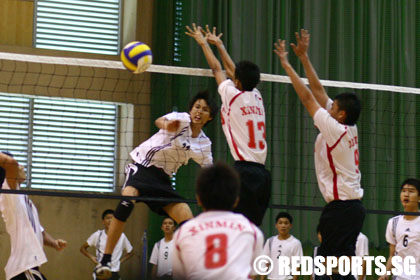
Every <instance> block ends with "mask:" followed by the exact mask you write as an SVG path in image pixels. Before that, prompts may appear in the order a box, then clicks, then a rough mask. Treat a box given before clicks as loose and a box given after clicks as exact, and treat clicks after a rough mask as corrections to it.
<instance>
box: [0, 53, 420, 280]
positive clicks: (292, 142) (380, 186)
mask: <svg viewBox="0 0 420 280" xmlns="http://www.w3.org/2000/svg"><path fill="white" fill-rule="evenodd" d="M305 82H307V81H306V80H305ZM322 83H323V85H324V86H325V88H326V91H327V93H328V94H329V96H330V97H334V95H336V94H338V93H341V92H348V91H351V92H356V93H357V94H358V96H359V97H360V99H361V101H362V113H361V117H360V119H359V121H358V124H357V125H358V132H359V141H358V142H359V143H358V144H359V149H360V151H359V155H360V158H359V163H360V170H361V174H362V187H363V188H364V191H365V195H364V198H363V202H364V205H365V207H366V208H367V209H368V213H370V214H371V215H368V216H367V218H366V220H365V227H364V230H363V231H364V233H365V234H367V235H368V237H369V238H370V240H371V242H373V243H374V244H375V246H378V247H381V246H382V245H384V244H385V240H384V230H385V226H386V222H387V220H388V218H389V217H391V216H392V215H396V214H398V213H399V211H401V210H402V207H401V203H400V199H399V197H400V196H399V193H400V189H399V186H400V184H401V182H402V181H403V180H404V179H406V178H408V177H415V178H419V177H420V169H419V168H418V166H420V145H419V141H418V138H419V137H420V114H418V113H417V112H418V111H420V89H417V88H409V87H400V86H390V85H378V84H364V83H352V82H342V81H328V80H323V81H322ZM206 89H208V90H209V91H210V92H211V94H212V95H213V98H214V99H215V100H217V101H218V103H219V104H220V100H219V97H218V94H217V87H216V82H215V80H214V78H213V76H212V73H211V71H210V70H209V69H198V68H187V67H173V66H162V65H152V66H150V68H149V69H148V71H147V72H146V73H143V74H140V75H133V74H132V73H130V72H129V71H127V70H125V69H124V67H123V66H122V64H121V62H120V61H107V60H92V59H76V58H63V57H50V56H34V55H23V54H15V53H0V134H1V137H0V151H8V152H11V153H12V154H13V155H14V157H15V159H16V160H17V161H18V162H19V163H20V164H22V165H24V166H25V168H26V173H27V180H26V182H25V184H24V185H22V186H23V188H22V189H21V190H20V191H15V192H14V193H24V194H31V195H35V197H34V200H35V204H36V205H37V207H38V208H41V209H39V210H40V212H41V216H42V217H43V219H44V221H46V222H44V226H45V227H46V228H47V229H54V230H55V231H56V232H58V233H60V232H61V233H63V235H64V236H65V235H66V233H67V231H66V230H65V229H66V228H80V229H79V230H78V231H77V234H72V235H71V237H67V238H70V239H71V240H70V241H71V244H76V245H77V246H79V244H83V242H85V240H86V238H87V237H88V234H90V233H91V232H93V231H94V230H96V229H97V228H100V227H101V219H100V215H101V213H102V211H103V210H104V209H106V208H110V209H114V208H115V205H116V200H117V199H120V187H121V186H122V184H123V183H124V180H125V174H124V170H125V169H124V167H125V165H126V164H127V163H129V162H131V158H130V157H129V153H130V152H131V151H132V149H133V148H134V147H136V146H137V145H139V144H140V143H142V142H143V141H145V140H146V139H148V138H149V137H150V136H152V135H153V134H154V133H155V132H157V131H158V129H157V128H156V126H155V125H154V120H155V119H156V118H158V117H160V116H163V115H165V114H167V113H169V112H171V111H178V112H187V111H188V101H189V99H190V98H191V97H192V96H194V95H195V94H196V93H197V92H198V91H201V90H206ZM258 89H259V90H260V91H261V93H262V96H263V98H264V104H265V111H266V139H267V144H268V155H267V162H266V166H267V169H269V170H270V171H271V174H272V198H271V204H270V209H268V211H267V213H266V216H265V219H264V223H263V226H262V229H263V230H264V232H265V233H266V236H270V235H272V234H273V233H275V229H274V226H273V224H274V217H275V216H276V214H277V213H278V212H279V211H288V212H290V213H291V214H292V216H293V217H294V233H293V234H294V235H296V236H297V237H299V239H300V240H301V241H302V244H303V245H304V249H305V254H309V255H310V254H311V250H312V245H314V244H317V239H316V234H315V228H316V225H317V221H318V218H319V215H320V210H321V209H322V206H324V205H325V201H324V199H323V197H322V195H321V193H320V191H319V188H318V185H317V181H316V175H315V166H314V157H313V152H314V142H315V139H316V136H317V134H318V131H317V129H316V128H315V127H314V124H313V121H312V119H311V117H310V116H309V115H308V114H307V112H306V110H305V108H304V107H303V106H302V104H301V102H300V101H299V99H298V97H297V95H296V93H295V91H294V90H293V87H292V86H291V84H290V80H289V79H288V77H286V76H282V75H272V74H262V75H261V83H260V84H259V85H258ZM204 131H205V133H206V135H207V136H209V138H210V139H211V141H212V152H213V158H214V160H225V161H228V162H232V161H233V159H232V157H231V155H230V151H229V148H228V146H227V143H226V139H225V136H224V134H223V131H222V128H221V123H220V117H219V116H217V117H216V119H215V120H214V121H213V122H211V123H210V124H209V125H208V126H206V127H205V128H204ZM197 169H198V166H197V164H194V163H192V161H190V163H189V164H188V165H187V166H183V167H181V168H180V169H179V170H178V172H177V174H174V177H173V185H174V187H175V188H176V190H177V191H178V192H179V193H180V194H181V195H182V196H184V197H185V198H186V200H185V201H186V202H187V203H189V205H190V206H191V208H192V210H193V212H194V214H197V213H198V212H199V211H200V210H199V208H198V207H197V205H196V204H195V199H194V198H195V196H194V184H195V178H196V174H197ZM0 192H5V190H0ZM9 192H10V191H9ZM12 192H13V191H12ZM140 199H141V200H142V201H147V200H149V201H150V200H166V199H164V198H147V197H141V198H140ZM138 209H140V210H142V211H143V212H141V211H140V212H138V211H139V210H138ZM145 209H146V206H145V205H142V206H137V207H136V211H137V212H136V211H134V214H133V217H132V218H131V221H134V222H131V223H134V224H131V225H130V222H129V223H128V224H127V227H126V234H127V236H129V238H131V239H133V240H132V242H133V244H137V247H136V246H135V252H136V255H137V256H138V258H139V260H137V261H136V262H133V263H132V264H130V265H129V266H130V268H127V271H128V270H130V269H131V271H134V270H138V267H139V265H140V266H141V267H142V271H143V272H142V273H144V271H145V269H146V265H145V263H146V262H147V261H146V258H147V256H145V255H147V253H144V246H143V245H142V246H140V245H138V244H148V246H149V248H151V246H153V243H154V242H155V241H157V240H159V239H160V238H161V232H160V231H159V228H160V218H158V217H157V216H153V215H154V214H152V215H151V218H150V219H149V221H148V225H146V224H145V223H143V224H141V225H140V226H139V225H138V224H136V223H138V221H139V220H142V221H144V220H145V219H146V218H145V217H144V216H145V215H144V213H145V212H144V211H145ZM69 214H70V216H69ZM377 214H380V215H377ZM81 225H83V228H82V227H81ZM146 227H147V229H148V234H147V236H148V240H146V241H145V240H143V241H141V239H142V235H141V234H142V232H143V231H144V230H145V229H146ZM69 232H73V231H69ZM143 237H144V236H143ZM142 242H143V243H142ZM2 244H3V245H1V244H0V249H2V251H4V252H7V251H8V250H7V248H6V247H5V246H6V245H5V243H2ZM382 247H383V246H382ZM78 248H79V247H77V248H75V250H78ZM380 253H381V254H383V252H380ZM375 254H376V253H375ZM140 256H141V258H142V259H141V260H140ZM2 257H4V258H6V256H0V258H2ZM54 258H55V256H52V255H51V258H50V259H51V261H50V262H49V263H51V265H54V264H57V265H58V264H59V258H56V259H54ZM66 258H70V256H69V257H66ZM86 262H87V261H86ZM142 263H143V265H141V264H142ZM78 267H79V270H80V271H89V270H90V269H91V268H90V266H88V264H87V263H85V262H80V263H78ZM131 273H132V272H131ZM76 274H77V273H76ZM76 274H75V277H77V276H76ZM86 275H87V274H86ZM128 275H131V274H128ZM136 275H137V274H136Z"/></svg>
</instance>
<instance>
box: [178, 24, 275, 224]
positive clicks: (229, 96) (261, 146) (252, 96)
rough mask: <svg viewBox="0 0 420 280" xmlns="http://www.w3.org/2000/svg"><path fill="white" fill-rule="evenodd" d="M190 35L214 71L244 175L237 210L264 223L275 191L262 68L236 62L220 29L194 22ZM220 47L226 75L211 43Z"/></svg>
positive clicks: (235, 154) (233, 151)
mask: <svg viewBox="0 0 420 280" xmlns="http://www.w3.org/2000/svg"><path fill="white" fill-rule="evenodd" d="M187 30H188V32H185V33H186V34H187V35H188V36H190V37H193V38H194V39H195V40H196V41H197V43H198V44H199V45H200V46H201V48H202V49H203V52H204V55H205V57H206V60H207V63H208V64H209V66H210V68H211V69H212V71H213V74H214V77H215V79H216V82H217V84H218V86H219V88H218V91H219V94H220V98H221V100H222V108H221V113H222V115H221V116H222V117H221V118H222V128H223V132H224V134H225V136H226V140H227V142H228V145H229V148H230V152H231V155H232V157H233V158H234V159H235V163H234V168H235V169H236V170H237V171H238V172H239V175H240V178H241V191H240V200H239V204H238V205H237V207H236V208H235V209H234V211H235V212H237V213H242V214H244V215H245V216H246V217H247V218H248V219H250V220H251V221H252V222H253V223H254V224H256V225H257V226H260V225H261V223H262V219H263V218H264V214H265V211H266V209H267V207H268V203H269V201H270V194H271V178H270V177H271V176H270V172H269V171H268V170H267V169H265V160H266V156H267V142H266V140H265V110H264V104H263V99H262V96H261V93H260V92H259V91H258V89H256V88H255V87H256V86H257V84H258V83H259V81H260V70H259V68H258V66H257V65H255V64H254V63H252V62H249V61H240V62H239V63H237V64H236V65H235V64H234V63H233V61H232V59H231V58H230V56H229V54H228V53H227V51H226V49H225V47H224V45H223V42H222V40H221V39H220V37H221V36H222V34H219V35H216V28H215V27H214V28H213V31H212V32H210V30H209V27H208V26H207V27H206V30H207V32H205V33H206V36H205V37H204V36H203V34H202V32H204V31H203V30H202V29H201V27H197V26H196V25H195V24H194V23H193V24H192V29H191V28H190V27H188V26H187ZM208 43H210V44H213V45H215V46H216V47H217V49H218V51H219V53H220V55H221V58H222V62H223V65H224V67H225V70H226V74H227V76H228V78H229V79H226V74H225V73H224V72H223V71H222V67H221V64H220V62H219V61H218V60H217V59H216V57H215V55H214V53H213V51H212V50H211V48H210V46H209V44H208Z"/></svg>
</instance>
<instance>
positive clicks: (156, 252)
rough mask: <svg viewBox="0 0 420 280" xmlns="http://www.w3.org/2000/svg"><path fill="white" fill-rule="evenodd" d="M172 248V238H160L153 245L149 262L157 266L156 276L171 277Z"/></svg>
mask: <svg viewBox="0 0 420 280" xmlns="http://www.w3.org/2000/svg"><path fill="white" fill-rule="evenodd" d="M173 248H174V240H173V239H172V240H171V241H169V242H166V241H165V238H162V239H161V240H159V241H158V242H156V243H155V246H153V251H152V255H151V256H150V260H149V262H150V263H151V264H154V265H156V266H157V274H156V276H157V277H158V278H166V279H171V277H172V254H173Z"/></svg>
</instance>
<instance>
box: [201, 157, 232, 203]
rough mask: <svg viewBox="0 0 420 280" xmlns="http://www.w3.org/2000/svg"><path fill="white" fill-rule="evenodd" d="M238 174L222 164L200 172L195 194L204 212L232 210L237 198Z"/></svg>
mask: <svg viewBox="0 0 420 280" xmlns="http://www.w3.org/2000/svg"><path fill="white" fill-rule="evenodd" d="M239 190H240V180H239V174H238V172H237V171H236V170H235V169H233V167H231V166H229V165H227V164H226V163H224V162H221V161H219V162H217V163H215V164H214V165H212V166H210V167H206V168H203V169H201V170H200V173H199V175H198V177H197V181H196V193H197V195H198V197H199V198H200V201H201V203H202V206H203V207H204V208H205V209H206V210H232V209H233V206H234V204H235V202H236V200H237V199H238V197H239Z"/></svg>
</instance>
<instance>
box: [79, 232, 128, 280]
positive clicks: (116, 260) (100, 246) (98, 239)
mask: <svg viewBox="0 0 420 280" xmlns="http://www.w3.org/2000/svg"><path fill="white" fill-rule="evenodd" d="M106 239H107V234H106V232H105V230H104V229H102V230H97V231H96V232H94V233H93V234H92V235H91V236H89V238H88V240H87V241H86V242H87V244H88V245H89V246H94V247H95V248H96V259H97V260H98V262H99V261H100V260H101V259H102V256H103V254H104V251H105V246H106ZM124 250H125V251H126V252H127V253H130V252H131V251H132V250H133V246H131V243H130V241H129V240H128V238H127V237H126V236H125V234H124V233H122V234H121V236H120V239H119V240H118V242H117V245H115V248H114V251H113V253H112V258H111V263H110V267H111V271H112V278H111V279H119V275H118V271H120V259H121V256H122V254H123V251H124ZM93 279H96V275H95V273H93Z"/></svg>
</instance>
